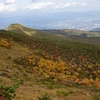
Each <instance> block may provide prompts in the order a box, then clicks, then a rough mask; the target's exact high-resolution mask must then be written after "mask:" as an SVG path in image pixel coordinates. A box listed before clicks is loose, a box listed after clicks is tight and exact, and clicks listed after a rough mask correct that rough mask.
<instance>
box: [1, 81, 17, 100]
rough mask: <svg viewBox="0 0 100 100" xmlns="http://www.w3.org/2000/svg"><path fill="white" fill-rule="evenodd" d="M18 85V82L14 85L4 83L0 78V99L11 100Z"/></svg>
mask: <svg viewBox="0 0 100 100" xmlns="http://www.w3.org/2000/svg"><path fill="white" fill-rule="evenodd" d="M18 87H19V83H18V84H14V85H4V84H3V82H2V80H1V79H0V97H1V99H0V100H12V98H14V97H15V96H16V94H15V91H16V88H18Z"/></svg>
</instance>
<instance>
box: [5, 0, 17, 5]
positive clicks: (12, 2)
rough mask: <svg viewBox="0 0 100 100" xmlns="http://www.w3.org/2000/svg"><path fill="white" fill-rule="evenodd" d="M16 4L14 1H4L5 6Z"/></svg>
mask: <svg viewBox="0 0 100 100" xmlns="http://www.w3.org/2000/svg"><path fill="white" fill-rule="evenodd" d="M15 2H16V0H6V1H5V4H7V5H9V4H14V3H15Z"/></svg>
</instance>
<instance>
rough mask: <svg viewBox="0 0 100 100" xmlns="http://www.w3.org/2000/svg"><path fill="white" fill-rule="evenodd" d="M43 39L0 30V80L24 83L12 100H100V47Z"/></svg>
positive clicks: (8, 82)
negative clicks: (45, 98) (43, 99)
mask: <svg viewBox="0 0 100 100" xmlns="http://www.w3.org/2000/svg"><path fill="white" fill-rule="evenodd" d="M12 27H13V26H12ZM8 30H9V28H8ZM21 30H23V31H24V29H21ZM25 30H26V28H25ZM36 34H38V33H36ZM39 34H41V32H40V33H39ZM44 34H47V33H44ZM41 36H42V38H40V37H38V36H37V37H35V36H30V35H26V34H23V32H22V33H21V31H20V32H17V30H16V29H15V30H14V31H13V30H12V31H11V30H9V31H6V30H0V79H2V80H3V82H4V83H5V84H11V83H16V82H19V81H21V82H22V84H21V85H20V87H19V88H18V89H17V91H16V97H15V98H14V99H13V100H38V97H39V96H41V94H42V95H44V94H45V93H47V94H49V95H50V97H51V98H52V100H84V99H85V100H99V99H100V45H96V44H89V43H81V42H73V41H70V40H69V39H68V38H66V40H65V38H64V39H63V36H62V37H59V39H60V41H59V39H58V37H56V35H54V37H56V39H51V37H47V38H46V37H45V38H44V35H41ZM51 36H53V35H51ZM54 37H53V38H54ZM79 95H80V96H79Z"/></svg>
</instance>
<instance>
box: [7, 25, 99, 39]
mask: <svg viewBox="0 0 100 100" xmlns="http://www.w3.org/2000/svg"><path fill="white" fill-rule="evenodd" d="M5 30H7V31H12V32H16V33H21V34H27V35H29V36H35V37H42V36H44V37H46V38H47V37H48V38H49V37H52V36H53V37H57V38H59V36H62V37H63V38H64V36H73V37H100V33H99V32H90V31H82V30H72V29H50V30H49V29H44V30H38V29H32V28H28V27H25V26H23V25H21V24H18V23H15V24H11V25H9V26H8V27H7V28H5ZM47 33H48V34H47ZM58 34H59V35H58Z"/></svg>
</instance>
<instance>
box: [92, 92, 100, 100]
mask: <svg viewBox="0 0 100 100" xmlns="http://www.w3.org/2000/svg"><path fill="white" fill-rule="evenodd" d="M93 100H100V92H98V93H96V94H95V95H94V96H93Z"/></svg>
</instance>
